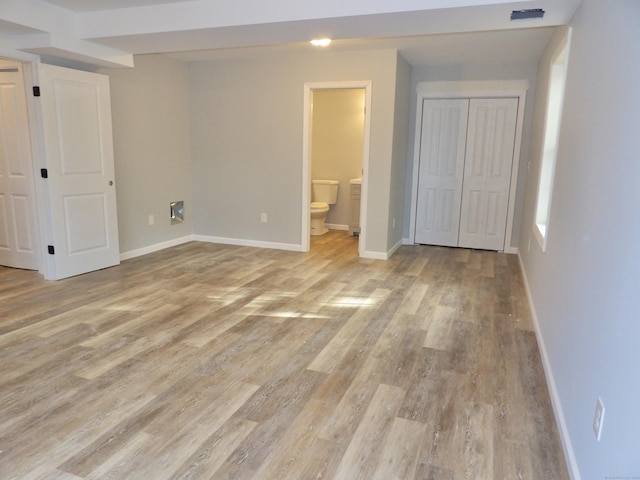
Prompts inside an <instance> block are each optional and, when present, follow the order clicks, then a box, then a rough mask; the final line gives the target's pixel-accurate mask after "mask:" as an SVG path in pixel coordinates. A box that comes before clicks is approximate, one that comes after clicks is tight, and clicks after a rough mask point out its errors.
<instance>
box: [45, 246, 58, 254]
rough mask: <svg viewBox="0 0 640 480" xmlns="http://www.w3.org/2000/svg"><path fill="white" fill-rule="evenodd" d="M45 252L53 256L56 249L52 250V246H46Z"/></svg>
mask: <svg viewBox="0 0 640 480" xmlns="http://www.w3.org/2000/svg"><path fill="white" fill-rule="evenodd" d="M47 251H48V252H49V255H55V254H56V249H55V248H53V245H47Z"/></svg>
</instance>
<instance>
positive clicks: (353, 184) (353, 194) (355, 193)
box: [349, 178, 362, 236]
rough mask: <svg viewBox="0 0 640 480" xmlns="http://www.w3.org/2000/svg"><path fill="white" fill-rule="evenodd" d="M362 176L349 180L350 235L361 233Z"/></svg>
mask: <svg viewBox="0 0 640 480" xmlns="http://www.w3.org/2000/svg"><path fill="white" fill-rule="evenodd" d="M361 188H362V178H352V179H351V180H349V235H351V236H354V235H360V192H361Z"/></svg>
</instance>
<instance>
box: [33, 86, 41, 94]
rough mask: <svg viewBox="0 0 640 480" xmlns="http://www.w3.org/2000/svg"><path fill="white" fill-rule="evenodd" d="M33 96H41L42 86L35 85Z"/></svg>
mask: <svg viewBox="0 0 640 480" xmlns="http://www.w3.org/2000/svg"><path fill="white" fill-rule="evenodd" d="M33 96H34V97H39V96H40V87H39V86H37V85H34V86H33Z"/></svg>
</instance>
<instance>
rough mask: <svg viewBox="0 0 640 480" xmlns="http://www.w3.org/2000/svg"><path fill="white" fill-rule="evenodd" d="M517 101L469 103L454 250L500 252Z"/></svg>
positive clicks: (507, 199)
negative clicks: (467, 249) (455, 247)
mask: <svg viewBox="0 0 640 480" xmlns="http://www.w3.org/2000/svg"><path fill="white" fill-rule="evenodd" d="M517 113H518V99H517V98H487V99H471V102H470V105H469V127H468V132H469V133H468V135H467V148H466V155H465V168H464V187H463V189H462V208H461V211H460V232H459V239H458V246H460V247H466V248H478V249H486V250H503V249H504V241H505V238H504V237H505V230H506V225H507V210H508V206H509V188H510V185H511V166H512V162H513V148H514V143H515V133H516V119H517Z"/></svg>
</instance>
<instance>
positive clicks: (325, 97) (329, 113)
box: [311, 89, 365, 229]
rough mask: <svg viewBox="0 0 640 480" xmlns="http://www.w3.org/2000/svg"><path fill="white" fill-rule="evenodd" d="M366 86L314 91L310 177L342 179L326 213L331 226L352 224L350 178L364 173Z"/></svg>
mask: <svg viewBox="0 0 640 480" xmlns="http://www.w3.org/2000/svg"><path fill="white" fill-rule="evenodd" d="M364 103H365V90H364V89H330V90H322V89H320V90H314V91H313V121H312V133H311V178H312V179H317V178H320V179H331V180H338V181H340V186H339V188H338V200H337V202H336V204H335V205H332V206H331V208H330V209H329V213H328V214H327V219H326V222H325V223H326V224H327V225H328V226H329V228H337V229H341V227H342V228H344V229H346V228H347V227H348V225H349V215H350V212H349V210H350V209H349V206H350V202H349V180H350V179H352V178H358V177H361V175H362V173H361V172H362V149H363V141H364V106H365V105H364Z"/></svg>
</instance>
